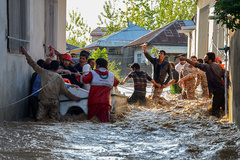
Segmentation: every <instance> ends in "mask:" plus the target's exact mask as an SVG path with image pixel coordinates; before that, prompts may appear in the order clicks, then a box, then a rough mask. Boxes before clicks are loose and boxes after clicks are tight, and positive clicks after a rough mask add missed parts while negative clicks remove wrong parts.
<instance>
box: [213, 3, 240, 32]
mask: <svg viewBox="0 0 240 160" xmlns="http://www.w3.org/2000/svg"><path fill="white" fill-rule="evenodd" d="M214 7H215V10H214V14H215V15H216V16H217V18H216V19H217V23H220V22H222V24H223V25H224V24H226V27H227V28H228V29H231V30H232V31H234V30H236V29H240V21H239V19H240V1H239V0H238V1H236V0H218V1H216V3H215V5H214Z"/></svg>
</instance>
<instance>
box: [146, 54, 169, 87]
mask: <svg viewBox="0 0 240 160" xmlns="http://www.w3.org/2000/svg"><path fill="white" fill-rule="evenodd" d="M144 55H145V57H146V58H147V59H148V60H149V61H150V62H151V63H152V64H153V79H154V80H155V81H156V82H157V83H159V84H161V85H163V84H168V82H169V81H170V80H171V79H172V69H171V65H170V64H169V63H168V62H167V61H165V60H164V61H163V62H162V64H160V68H159V73H157V66H158V62H159V59H157V58H153V57H151V56H150V55H149V54H148V53H144ZM167 74H168V77H167V78H166V76H167Z"/></svg>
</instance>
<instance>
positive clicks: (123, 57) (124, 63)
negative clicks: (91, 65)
mask: <svg viewBox="0 0 240 160" xmlns="http://www.w3.org/2000/svg"><path fill="white" fill-rule="evenodd" d="M120 50H122V51H121V53H122V54H108V59H109V60H110V61H115V62H116V64H117V63H119V62H121V65H120V66H118V68H119V69H121V71H120V76H121V78H124V77H125V76H126V75H127V74H128V73H129V72H130V68H129V66H130V64H132V63H133V62H134V55H133V52H134V49H133V48H121V49H120Z"/></svg>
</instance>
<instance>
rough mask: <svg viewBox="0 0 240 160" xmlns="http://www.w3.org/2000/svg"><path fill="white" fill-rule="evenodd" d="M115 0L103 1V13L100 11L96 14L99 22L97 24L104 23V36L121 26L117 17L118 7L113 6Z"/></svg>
mask: <svg viewBox="0 0 240 160" xmlns="http://www.w3.org/2000/svg"><path fill="white" fill-rule="evenodd" d="M115 3H116V0H113V1H110V0H108V1H105V4H104V6H103V10H104V13H103V12H101V13H100V15H99V16H98V19H99V21H100V23H98V25H102V24H104V25H105V26H106V29H107V31H106V32H105V36H106V35H109V34H112V33H113V32H116V31H118V30H120V29H121V28H122V26H121V25H119V24H120V21H119V20H120V19H119V13H118V9H116V6H115Z"/></svg>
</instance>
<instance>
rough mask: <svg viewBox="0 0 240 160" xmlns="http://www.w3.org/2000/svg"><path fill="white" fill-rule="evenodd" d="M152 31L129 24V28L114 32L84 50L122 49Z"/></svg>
mask: <svg viewBox="0 0 240 160" xmlns="http://www.w3.org/2000/svg"><path fill="white" fill-rule="evenodd" d="M149 32H150V31H149V30H146V29H144V28H142V27H140V26H138V25H134V24H132V23H130V24H129V27H127V28H124V29H122V30H120V31H117V32H114V33H112V34H110V35H107V36H105V37H103V38H100V39H99V40H97V41H95V42H93V43H91V44H90V45H88V46H85V47H84V48H83V49H89V48H91V49H92V48H97V47H120V46H125V45H127V44H128V43H130V42H131V41H134V40H136V39H138V38H139V37H142V36H143V35H146V34H148V33H149Z"/></svg>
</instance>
